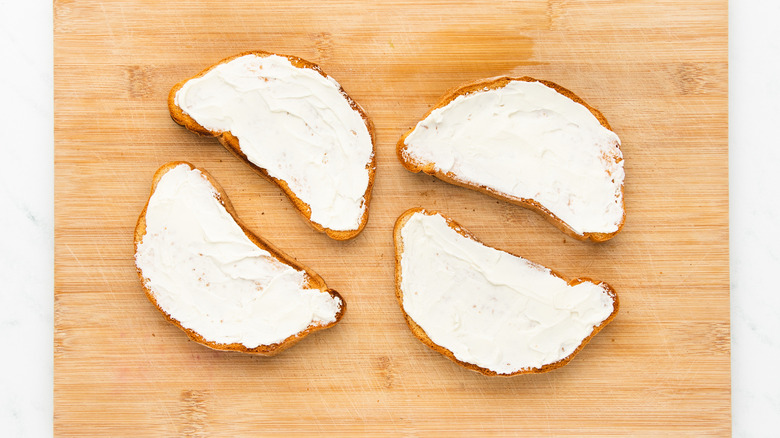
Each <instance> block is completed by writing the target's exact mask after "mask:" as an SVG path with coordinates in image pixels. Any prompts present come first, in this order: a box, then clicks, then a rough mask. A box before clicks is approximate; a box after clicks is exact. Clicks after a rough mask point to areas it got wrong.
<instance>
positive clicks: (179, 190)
mask: <svg viewBox="0 0 780 438" xmlns="http://www.w3.org/2000/svg"><path fill="white" fill-rule="evenodd" d="M217 196H218V194H217V192H216V190H215V189H214V187H213V186H212V185H211V184H210V183H209V181H208V180H207V179H206V178H205V176H204V175H203V174H202V173H201V172H200V171H198V170H197V169H194V170H193V169H190V167H189V166H187V165H184V164H182V165H179V166H177V167H175V168H173V169H171V170H169V171H168V173H166V174H165V175H164V176H163V177H162V178H161V179H160V181H159V182H158V184H157V187H156V189H155V191H154V193H153V194H152V196H151V198H150V199H149V205H148V207H147V209H146V234H145V235H144V236H143V239H142V241H141V243H140V244H139V245H138V248H137V251H136V256H135V261H136V265H137V266H138V268H139V269H140V270H141V274H142V276H143V277H144V279H145V284H146V287H147V288H148V289H149V290H150V291H151V293H152V295H154V298H155V299H156V300H157V304H158V305H159V306H160V308H162V310H164V311H165V312H166V313H168V314H169V315H170V316H171V317H173V318H174V319H176V320H177V321H179V323H181V325H182V326H183V327H185V328H188V329H191V330H193V331H195V332H197V333H198V334H200V335H201V336H202V337H203V338H205V339H206V340H207V341H211V342H217V343H223V344H231V343H239V344H243V345H244V346H245V347H247V348H254V347H257V346H259V345H270V344H274V343H277V342H282V341H284V340H285V339H287V338H288V337H289V336H291V335H294V334H296V333H298V332H301V331H303V330H305V329H306V328H308V327H310V326H317V325H324V324H328V323H330V322H333V321H335V320H336V314H337V313H338V312H339V310H340V308H341V305H342V303H341V300H340V299H338V298H337V297H332V296H331V295H330V294H328V293H325V292H322V291H320V290H318V289H307V288H306V286H305V283H306V275H307V274H306V273H305V272H304V271H299V270H297V269H295V268H293V267H291V266H289V265H287V264H285V263H282V262H281V261H279V260H278V259H276V258H274V257H273V256H272V255H271V254H270V253H268V252H267V251H265V250H263V249H261V248H258V247H257V246H256V245H255V244H254V243H253V242H252V241H251V240H249V238H248V237H247V236H246V235H245V234H244V231H243V230H242V229H241V227H239V225H238V224H237V223H236V222H235V221H234V220H233V217H232V216H231V215H230V214H229V213H228V212H227V210H225V208H224V207H223V206H222V204H220V202H219V201H218V200H217V198H216V197H217Z"/></svg>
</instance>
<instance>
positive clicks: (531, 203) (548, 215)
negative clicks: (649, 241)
mask: <svg viewBox="0 0 780 438" xmlns="http://www.w3.org/2000/svg"><path fill="white" fill-rule="evenodd" d="M512 81H524V82H540V83H542V84H544V85H546V86H548V87H550V88H553V89H554V90H555V91H557V92H558V93H560V94H562V95H564V96H566V97H568V98H569V99H571V100H573V101H575V102H577V103H579V104H580V105H582V106H584V107H585V108H587V109H588V110H589V111H590V112H591V114H593V116H594V117H596V119H598V121H599V123H600V124H601V125H602V126H603V127H605V128H607V129H609V130H610V131H611V130H612V128H611V127H610V126H609V122H607V119H606V118H605V117H604V115H603V114H601V112H600V111H599V110H597V109H596V108H593V107H592V106H590V105H588V104H587V103H586V102H585V101H584V100H582V99H581V98H580V97H579V96H577V95H576V94H574V93H573V92H571V91H570V90H568V89H566V88H564V87H562V86H560V85H558V84H556V83H554V82H550V81H545V80H540V79H534V78H532V77H529V76H523V77H510V76H499V77H494V78H488V79H482V80H478V81H475V82H472V83H469V84H466V85H462V86H460V87H456V88H453V89H450V90H449V91H447V93H445V96H444V97H443V98H442V99H441V100H440V101H439V102H438V103H437V104H436V105H434V106H433V108H431V109H430V110H429V111H428V112H427V113H426V114H425V115H424V116H423V117H422V118H421V119H420V120H425V118H427V117H428V116H429V115H430V114H431V113H432V112H433V111H434V110H436V109H438V108H442V107H444V106H446V105H447V104H449V103H450V102H452V101H453V100H455V99H456V98H458V97H459V96H465V95H468V94H472V93H476V92H480V91H486V90H495V89H499V88H503V87H505V86H506V85H507V84H508V83H509V82H512ZM412 131H414V127H413V128H412V129H410V130H408V131H407V132H406V133H405V134H404V135H403V136H402V137H401V138H400V139H399V140H398V143H397V145H396V154H397V155H398V160H399V161H401V164H403V166H404V167H405V168H406V169H407V170H409V171H410V172H413V173H418V172H423V173H427V174H428V175H432V176H435V177H436V178H439V179H440V180H442V181H446V182H448V183H450V184H453V185H456V186H460V187H465V188H468V189H472V190H476V191H478V192H482V193H485V194H487V195H490V196H492V197H494V198H496V199H500V200H502V201H507V202H509V203H511V204H515V205H519V206H521V207H525V208H527V209H529V210H532V211H535V212H537V213H539V214H541V215H542V216H543V217H544V218H545V219H547V220H548V221H549V222H550V223H552V224H553V225H555V226H556V227H558V229H560V230H561V231H563V232H564V233H565V234H566V235H568V236H570V237H572V238H574V239H577V240H591V241H593V242H604V241H607V240H609V239H611V238H613V237H615V236H616V235H617V234H618V233H619V232H620V230H621V229H622V228H623V225H624V224H625V222H626V210H625V203H624V204H623V218H622V219H621V221H620V224H618V229H617V230H616V231H614V232H612V233H583V234H580V233H577V232H576V231H574V230H573V229H571V227H569V226H568V225H567V224H566V223H565V222H563V221H562V220H561V219H559V218H558V217H557V216H556V215H555V214H553V213H552V212H550V211H549V210H548V209H546V208H545V207H544V206H542V205H541V204H540V203H539V202H537V201H535V200H533V199H525V198H517V197H515V196H511V195H508V194H506V193H503V192H500V191H498V190H495V189H492V188H490V187H486V186H484V185H480V184H476V183H473V182H469V181H464V180H462V179H459V178H458V177H457V175H455V174H453V173H452V172H442V171H439V170H437V169H436V168H435V165H434V164H433V163H420V162H418V161H415V160H414V159H413V158H412V157H410V156H409V154H407V153H406V147H407V145H406V138H407V137H408V136H409V135H410V134H411V133H412ZM619 147H620V145H618V148H619ZM620 192H621V194H624V186H623V185H621V186H620Z"/></svg>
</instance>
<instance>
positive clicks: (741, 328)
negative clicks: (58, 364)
mask: <svg viewBox="0 0 780 438" xmlns="http://www.w3.org/2000/svg"><path fill="white" fill-rule="evenodd" d="M52 20H53V17H52V4H51V3H50V2H48V1H45V0H28V1H10V0H0V60H2V66H0V127H1V128H2V129H1V132H3V134H4V138H3V140H2V143H0V206H2V208H0V233H2V237H0V241H2V243H1V244H0V340H1V341H2V343H3V348H2V351H3V358H2V360H0V370H2V372H1V373H0V436H9V437H11V436H14V437H16V436H28V437H34V436H47V435H51V434H52V415H53V413H52V375H53V367H52V343H53V331H54V329H53V304H54V303H53V284H54V273H53V265H54V258H53V257H54V256H53V245H54V199H53V184H54V178H53V149H54V148H53V102H52V89H53V84H52V59H53V53H52V45H53V42H52ZM778 21H780V2H778V1H777V0H751V1H744V0H743V1H739V2H737V1H734V2H731V4H730V5H729V65H730V68H729V114H730V116H729V118H730V120H729V122H730V123H729V125H730V128H729V169H730V170H729V171H730V177H729V180H730V181H729V185H730V209H731V210H730V211H731V213H730V224H731V230H730V236H731V237H730V240H731V242H730V244H731V323H732V327H731V330H732V405H733V406H732V410H733V426H734V429H733V433H734V436H740V437H741V436H750V437H752V436H778V435H777V434H778V433H780V432H779V431H780V372H778V371H777V368H778V367H780V365H778V363H780V281H778V280H777V279H775V278H773V277H774V274H775V273H777V272H778V270H780V237H778V236H779V234H778V233H777V231H776V230H775V227H777V226H779V225H780V207H779V206H778V205H779V204H780V168H778V166H779V165H780V135H778V133H776V132H774V130H775V129H778V128H780V27H778V26H777V23H778ZM772 370H775V371H772ZM671 371H672V372H673V371H674V370H671Z"/></svg>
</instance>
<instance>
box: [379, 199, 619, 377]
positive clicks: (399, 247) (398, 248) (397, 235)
mask: <svg viewBox="0 0 780 438" xmlns="http://www.w3.org/2000/svg"><path fill="white" fill-rule="evenodd" d="M418 212H420V213H423V214H427V215H436V214H440V215H441V216H442V217H444V219H445V220H446V221H447V225H449V226H450V228H452V229H453V230H455V231H456V232H457V233H458V234H460V235H461V236H464V237H466V238H468V239H471V240H474V241H476V242H479V243H482V242H481V241H480V240H479V239H477V238H476V237H475V236H474V235H473V234H471V232H469V231H468V230H466V229H465V228H463V227H462V226H460V225H459V224H458V223H457V222H455V221H454V220H452V219H450V218H448V217H447V216H445V215H443V214H441V213H440V212H438V211H436V210H427V209H424V208H420V207H417V208H412V209H409V210H407V211H405V212H404V213H403V214H401V216H399V217H398V220H396V222H395V227H394V229H393V242H394V243H395V296H396V299H397V300H398V305H399V306H400V307H401V312H402V313H403V314H404V319H406V324H407V325H408V326H409V329H411V331H412V333H413V334H414V336H416V337H417V339H419V340H420V341H421V342H422V343H423V344H425V345H427V346H428V347H430V348H431V349H432V350H434V351H437V352H439V353H441V354H442V355H444V356H446V357H447V358H448V359H450V360H451V361H453V362H455V363H457V364H458V365H461V366H463V367H464V368H467V369H469V370H471V371H476V372H478V373H481V374H484V375H486V376H501V377H512V376H516V375H519V374H537V373H546V372H548V371H552V370H554V369H556V368H560V367H562V366H564V365H566V364H567V363H569V361H571V360H572V359H573V358H574V356H576V355H577V353H579V352H580V351H581V350H582V348H583V347H584V346H585V345H586V344H587V343H588V342H590V340H591V339H592V338H593V336H595V335H596V333H598V332H600V331H601V329H603V328H604V327H605V326H606V325H607V324H609V323H610V322H611V321H612V320H613V319H614V318H615V316H616V315H617V312H618V309H619V307H620V302H619V300H618V296H617V293H616V292H615V290H614V289H613V288H612V286H610V285H608V284H607V283H604V282H601V284H603V285H604V286H605V287H606V289H607V290H608V292H609V295H610V296H611V297H612V299H613V309H612V313H611V314H610V315H609V317H607V319H605V320H604V321H603V322H602V323H601V324H599V325H598V326H597V327H594V328H593V331H592V332H591V334H590V335H589V336H588V337H587V338H585V339H584V340H583V341H582V343H581V344H580V345H579V346H578V347H577V349H575V350H574V352H572V353H571V354H570V355H568V356H566V357H565V358H563V359H561V360H559V361H558V362H554V363H551V364H547V365H544V366H543V367H541V368H531V369H523V370H519V371H516V372H514V373H512V374H499V373H497V372H495V371H492V370H489V369H487V368H483V367H480V366H478V365H475V364H473V363H468V362H463V361H461V360H458V359H457V358H456V357H455V355H454V354H453V352H452V351H450V350H448V349H447V348H445V347H442V346H441V345H438V344H436V343H434V342H433V341H432V340H431V338H430V337H428V334H427V333H425V330H423V329H422V327H420V326H419V325H418V324H417V323H416V322H415V321H414V320H413V319H412V318H411V317H410V316H409V314H407V313H406V311H405V310H404V305H403V298H404V297H403V291H402V290H401V278H402V275H403V273H402V272H401V254H402V253H403V251H404V244H403V239H402V238H401V229H402V228H403V226H404V224H406V222H407V221H408V220H409V218H410V217H412V215H413V214H415V213H418ZM482 244H483V245H485V244H484V243H482ZM485 246H488V245H485ZM496 249H498V248H496ZM500 251H503V250H500ZM504 252H507V251H504ZM507 253H508V254H512V253H509V252H507ZM512 255H515V254H512ZM517 257H519V256H517ZM548 269H549V268H548ZM550 273H551V274H552V275H554V276H556V277H559V278H560V279H562V280H564V281H566V283H567V284H568V285H570V286H574V285H577V284H579V283H583V282H593V283H597V282H596V281H594V280H592V279H590V278H587V277H579V278H575V279H573V280H566V277H564V276H563V275H561V274H560V273H558V272H557V271H555V270H552V269H550Z"/></svg>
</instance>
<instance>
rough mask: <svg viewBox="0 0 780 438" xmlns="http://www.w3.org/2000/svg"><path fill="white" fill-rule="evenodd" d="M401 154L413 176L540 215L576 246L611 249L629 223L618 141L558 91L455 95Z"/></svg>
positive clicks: (478, 88) (490, 86)
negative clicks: (582, 242)
mask: <svg viewBox="0 0 780 438" xmlns="http://www.w3.org/2000/svg"><path fill="white" fill-rule="evenodd" d="M397 152H398V158H399V159H400V161H401V163H403V165H404V166H405V167H406V168H407V169H408V170H410V171H412V172H420V171H422V172H425V173H427V174H430V175H434V176H436V177H437V178H440V179H442V180H444V181H447V182H449V183H452V184H455V185H459V186H463V187H468V188H471V189H475V190H478V191H481V192H484V193H487V194H489V195H491V196H494V197H496V198H499V199H502V200H505V201H508V202H511V203H514V204H517V205H520V206H523V207H526V208H529V209H532V210H535V211H537V212H539V213H541V214H542V215H544V216H545V217H546V218H547V219H548V220H549V221H551V222H552V223H553V224H555V225H556V226H557V227H558V228H560V229H561V230H562V231H563V232H565V233H566V234H568V235H570V236H572V237H574V238H576V239H580V240H587V239H590V240H592V241H596V242H601V241H605V240H608V239H610V238H612V237H614V236H615V235H616V234H617V233H618V232H619V231H620V230H621V228H622V227H623V224H624V222H625V208H624V203H623V192H624V189H623V180H624V176H625V172H624V168H623V154H622V152H621V150H620V139H619V138H618V136H617V135H616V134H615V133H614V132H613V131H612V130H611V128H610V125H609V123H608V122H607V120H606V118H604V116H603V115H602V114H601V113H600V112H599V111H597V110H596V109H595V108H593V107H591V106H590V105H588V104H587V103H585V102H584V101H583V100H582V99H580V98H579V97H577V96H576V95H575V94H574V93H572V92H571V91H569V90H567V89H565V88H563V87H561V86H560V85H557V84H555V83H553V82H550V81H543V80H537V79H533V78H530V77H521V78H512V77H498V78H491V79H485V80H482V81H477V82H475V83H472V84H468V85H465V86H462V87H460V88H457V89H455V90H454V91H451V92H449V93H447V95H446V96H445V97H444V98H443V99H442V100H441V101H440V102H439V103H438V104H436V106H434V107H433V108H432V109H431V110H430V111H429V112H428V114H426V115H425V117H424V118H423V119H422V120H421V121H420V122H418V123H417V124H416V126H415V127H414V128H413V129H411V130H410V131H409V132H407V133H406V134H405V135H404V136H403V137H401V139H400V140H399V141H398V145H397Z"/></svg>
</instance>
